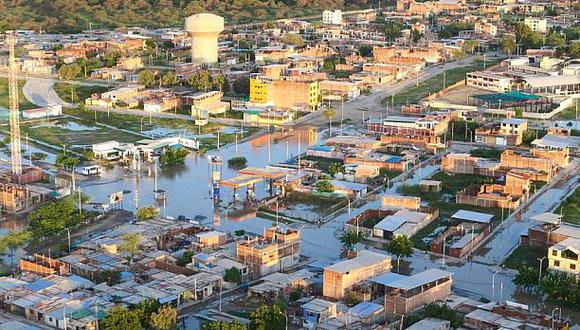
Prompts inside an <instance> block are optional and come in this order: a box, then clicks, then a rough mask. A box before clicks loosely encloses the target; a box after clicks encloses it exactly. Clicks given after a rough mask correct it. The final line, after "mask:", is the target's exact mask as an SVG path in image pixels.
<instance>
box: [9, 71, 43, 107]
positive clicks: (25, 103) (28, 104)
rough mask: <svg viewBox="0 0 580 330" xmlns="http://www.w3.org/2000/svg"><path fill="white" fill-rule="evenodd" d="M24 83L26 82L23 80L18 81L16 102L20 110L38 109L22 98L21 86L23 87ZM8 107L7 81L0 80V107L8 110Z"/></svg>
mask: <svg viewBox="0 0 580 330" xmlns="http://www.w3.org/2000/svg"><path fill="white" fill-rule="evenodd" d="M25 83H26V81H24V80H18V87H19V90H18V100H19V104H20V110H26V109H34V108H38V107H37V106H36V105H34V104H32V103H30V102H28V100H27V99H26V98H25V97H24V93H22V86H24V84H25ZM9 106H10V104H9V101H8V79H6V78H0V107H4V108H8V107H9Z"/></svg>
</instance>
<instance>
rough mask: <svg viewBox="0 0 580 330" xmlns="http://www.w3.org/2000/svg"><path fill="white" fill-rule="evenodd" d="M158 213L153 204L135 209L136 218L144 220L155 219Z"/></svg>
mask: <svg viewBox="0 0 580 330" xmlns="http://www.w3.org/2000/svg"><path fill="white" fill-rule="evenodd" d="M158 215H159V209H158V208H156V207H154V206H145V207H141V208H139V209H138V210H137V220H140V221H145V220H152V219H155V218H156V217H157V216H158Z"/></svg>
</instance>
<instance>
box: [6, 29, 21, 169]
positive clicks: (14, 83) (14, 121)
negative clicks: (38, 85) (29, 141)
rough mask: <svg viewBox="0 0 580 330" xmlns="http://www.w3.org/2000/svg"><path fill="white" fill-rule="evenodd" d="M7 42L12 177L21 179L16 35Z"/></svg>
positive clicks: (11, 36) (10, 35) (10, 34)
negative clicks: (8, 54)
mask: <svg viewBox="0 0 580 330" xmlns="http://www.w3.org/2000/svg"><path fill="white" fill-rule="evenodd" d="M6 42H7V44H8V48H9V53H10V56H9V62H8V63H9V65H10V76H9V78H8V93H9V98H10V146H11V149H12V175H13V176H14V178H15V179H16V178H19V177H20V175H21V174H22V162H21V160H22V159H21V151H20V111H19V109H18V77H17V74H18V67H17V65H16V52H15V47H16V35H15V34H14V33H12V32H8V33H7V34H6Z"/></svg>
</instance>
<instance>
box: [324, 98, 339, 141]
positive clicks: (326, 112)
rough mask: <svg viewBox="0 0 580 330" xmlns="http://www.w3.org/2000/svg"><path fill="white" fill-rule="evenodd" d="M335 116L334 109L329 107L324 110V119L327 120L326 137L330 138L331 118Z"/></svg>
mask: <svg viewBox="0 0 580 330" xmlns="http://www.w3.org/2000/svg"><path fill="white" fill-rule="evenodd" d="M335 114H336V109H334V108H333V107H331V106H329V107H328V108H326V109H325V110H324V117H326V118H327V119H328V137H332V118H334V115H335Z"/></svg>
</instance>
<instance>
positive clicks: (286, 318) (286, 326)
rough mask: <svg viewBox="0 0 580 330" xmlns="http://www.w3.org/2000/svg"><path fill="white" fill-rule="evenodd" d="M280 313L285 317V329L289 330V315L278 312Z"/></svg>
mask: <svg viewBox="0 0 580 330" xmlns="http://www.w3.org/2000/svg"><path fill="white" fill-rule="evenodd" d="M278 313H280V314H282V315H284V320H285V321H286V323H285V326H284V329H285V330H288V315H286V313H284V312H282V311H278Z"/></svg>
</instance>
